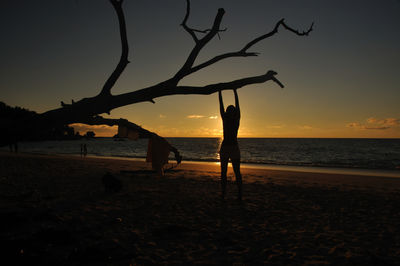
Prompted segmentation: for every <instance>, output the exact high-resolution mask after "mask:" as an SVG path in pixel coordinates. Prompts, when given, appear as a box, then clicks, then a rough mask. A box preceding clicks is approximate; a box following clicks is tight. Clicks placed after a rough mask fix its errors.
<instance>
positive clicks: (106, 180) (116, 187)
mask: <svg viewBox="0 0 400 266" xmlns="http://www.w3.org/2000/svg"><path fill="white" fill-rule="evenodd" d="M102 181H103V186H104V190H105V192H119V191H120V190H121V189H122V182H121V180H119V179H118V178H116V177H115V176H113V175H112V174H111V173H109V172H107V173H106V174H105V175H104V176H103V179H102Z"/></svg>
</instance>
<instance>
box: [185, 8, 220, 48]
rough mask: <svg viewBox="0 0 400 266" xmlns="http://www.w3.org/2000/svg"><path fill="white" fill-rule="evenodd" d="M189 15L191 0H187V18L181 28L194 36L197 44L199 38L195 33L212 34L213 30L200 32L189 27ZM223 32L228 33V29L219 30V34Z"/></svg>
mask: <svg viewBox="0 0 400 266" xmlns="http://www.w3.org/2000/svg"><path fill="white" fill-rule="evenodd" d="M189 15H190V0H186V14H185V17H184V18H183V21H182V23H181V26H182V27H183V28H184V29H185V30H186V31H187V32H188V33H189V34H190V35H191V36H192V38H193V40H194V42H195V43H197V42H198V41H199V39H198V38H197V36H196V33H195V32H199V33H207V32H210V31H211V30H212V29H205V30H198V29H193V28H190V27H188V25H187V20H188V18H189ZM221 31H226V28H225V29H222V30H220V29H218V32H221ZM218 37H219V35H218Z"/></svg>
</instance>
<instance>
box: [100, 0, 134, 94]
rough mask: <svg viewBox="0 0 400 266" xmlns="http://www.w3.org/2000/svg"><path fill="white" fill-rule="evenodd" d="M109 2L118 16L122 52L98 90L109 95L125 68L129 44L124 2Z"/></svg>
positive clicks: (119, 0)
mask: <svg viewBox="0 0 400 266" xmlns="http://www.w3.org/2000/svg"><path fill="white" fill-rule="evenodd" d="M110 2H111V4H112V5H113V7H114V10H115V12H116V13H117V16H118V22H119V31H120V37H121V47H122V52H121V57H120V59H119V62H118V64H117V66H116V68H115V69H114V71H113V72H112V74H111V75H110V77H109V78H108V79H107V81H106V82H105V83H104V86H103V88H102V90H101V92H100V95H102V96H109V95H111V89H112V87H113V86H114V84H115V82H117V80H118V78H119V77H120V76H121V74H122V72H123V71H124V70H125V67H126V66H127V65H128V64H129V60H128V53H129V45H128V38H127V35H126V23H125V16H124V11H123V10H122V3H123V2H124V0H110Z"/></svg>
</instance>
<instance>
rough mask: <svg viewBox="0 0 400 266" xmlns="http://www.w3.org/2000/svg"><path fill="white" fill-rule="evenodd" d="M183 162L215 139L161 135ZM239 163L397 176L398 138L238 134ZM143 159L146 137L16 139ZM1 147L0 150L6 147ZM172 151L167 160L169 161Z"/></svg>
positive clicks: (54, 150)
mask: <svg viewBox="0 0 400 266" xmlns="http://www.w3.org/2000/svg"><path fill="white" fill-rule="evenodd" d="M166 139H167V141H168V142H169V143H170V144H172V145H173V146H174V147H176V148H177V149H178V150H179V152H180V153H181V155H182V156H183V161H191V162H205V163H216V162H218V161H219V153H218V151H219V148H220V145H221V141H222V140H221V139H220V138H166ZM238 141H239V146H240V151H241V162H242V164H243V165H245V166H248V167H257V168H260V167H261V168H271V169H286V170H305V171H307V170H308V171H317V172H318V171H323V172H326V171H327V172H346V171H347V172H349V173H372V174H380V175H387V176H396V177H400V139H344V138H332V139H329V138H239V140H238ZM81 144H86V146H87V151H88V156H101V157H111V158H126V159H138V160H141V159H144V158H145V157H146V154H147V145H148V140H147V139H139V140H127V139H120V140H117V139H113V138H94V139H80V140H63V141H41V142H21V143H19V147H18V149H19V151H20V152H27V153H38V154H68V155H77V156H80V146H81ZM7 149H8V147H2V148H1V150H7ZM173 155H174V154H173V153H171V154H170V159H171V160H174V157H173Z"/></svg>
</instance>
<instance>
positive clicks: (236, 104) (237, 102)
mask: <svg viewBox="0 0 400 266" xmlns="http://www.w3.org/2000/svg"><path fill="white" fill-rule="evenodd" d="M233 92H234V93H235V107H236V112H237V114H238V117H239V118H240V106H239V97H238V94H237V90H236V89H233Z"/></svg>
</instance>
